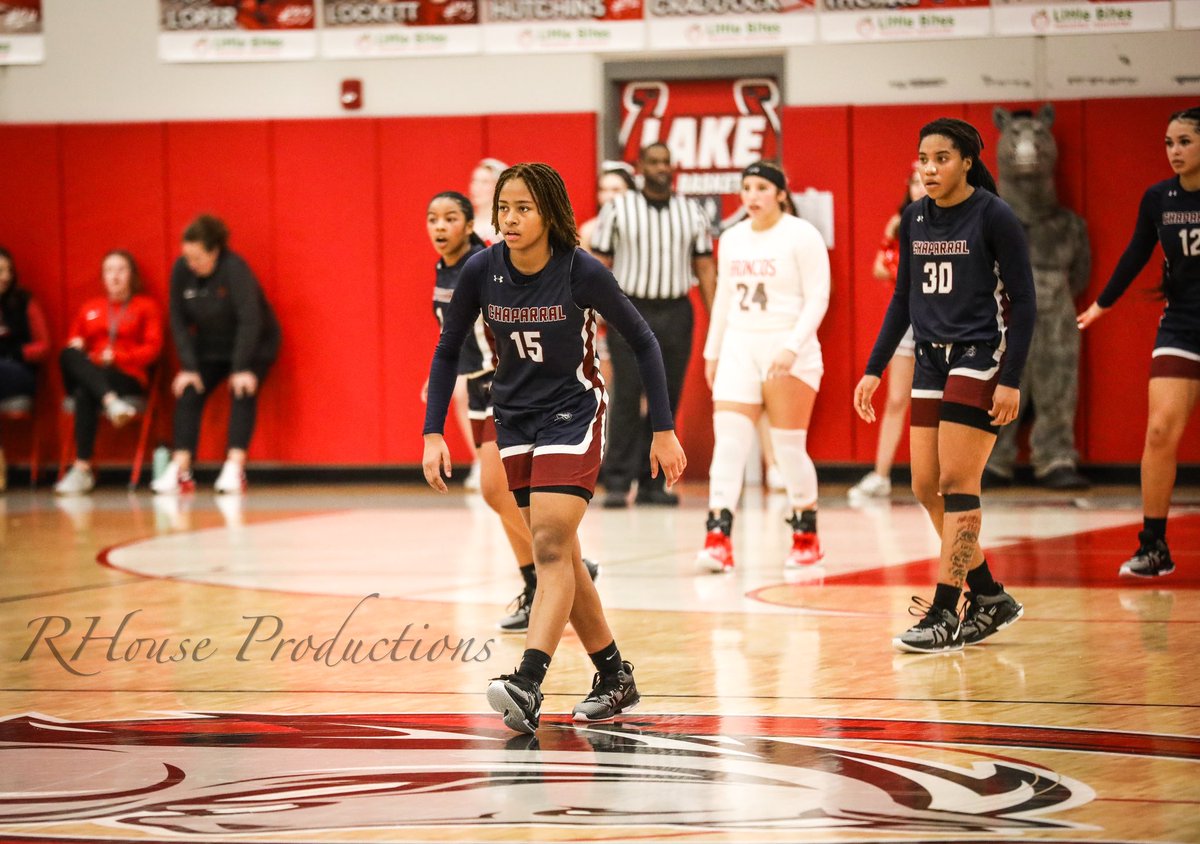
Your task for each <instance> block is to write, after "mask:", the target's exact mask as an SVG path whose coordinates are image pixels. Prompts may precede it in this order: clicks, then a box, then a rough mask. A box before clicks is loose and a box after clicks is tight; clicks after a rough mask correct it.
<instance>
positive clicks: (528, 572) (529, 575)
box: [521, 563, 537, 592]
mask: <svg viewBox="0 0 1200 844" xmlns="http://www.w3.org/2000/svg"><path fill="white" fill-rule="evenodd" d="M521 577H522V578H524V580H525V591H527V592H532V591H533V590H534V589H536V588H537V567H535V566H534V564H533V563H526V564H525V565H523V566H521Z"/></svg>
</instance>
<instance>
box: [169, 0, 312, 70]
mask: <svg viewBox="0 0 1200 844" xmlns="http://www.w3.org/2000/svg"><path fill="white" fill-rule="evenodd" d="M315 3H316V0H159V36H158V54H159V58H161V59H163V60H164V61H175V62H220V61H277V60H285V59H310V58H314V57H315V56H316V53H317V36H316V8H315Z"/></svg>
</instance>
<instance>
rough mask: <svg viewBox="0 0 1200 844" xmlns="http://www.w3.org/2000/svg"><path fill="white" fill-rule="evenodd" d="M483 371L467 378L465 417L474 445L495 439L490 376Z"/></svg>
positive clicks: (490, 374)
mask: <svg viewBox="0 0 1200 844" xmlns="http://www.w3.org/2000/svg"><path fill="white" fill-rule="evenodd" d="M493 374H494V373H491V372H485V373H484V374H483V375H476V376H475V377H474V378H468V379H467V417H468V418H469V419H470V420H471V439H472V440H474V442H475V447H476V448H479V447H480V446H481V445H483V444H484V443H494V442H495V441H496V423H495V420H494V418H493V417H494V415H495V414H494V412H493V410H492V376H493Z"/></svg>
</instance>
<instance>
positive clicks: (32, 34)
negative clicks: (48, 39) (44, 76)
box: [0, 0, 46, 65]
mask: <svg viewBox="0 0 1200 844" xmlns="http://www.w3.org/2000/svg"><path fill="white" fill-rule="evenodd" d="M45 55H46V48H45V43H44V41H43V39H42V0H4V2H0V65H4V64H38V63H39V62H41V61H42V59H43V58H45Z"/></svg>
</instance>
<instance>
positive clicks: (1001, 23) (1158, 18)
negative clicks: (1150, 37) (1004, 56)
mask: <svg viewBox="0 0 1200 844" xmlns="http://www.w3.org/2000/svg"><path fill="white" fill-rule="evenodd" d="M993 19H994V21H995V28H996V34H997V35H1074V34H1078V33H1083V32H1145V31H1152V30H1157V29H1170V28H1171V3H1170V0H1122V2H1117V3H1110V2H1103V1H1102V0H1068V2H1058V3H1053V2H1050V3H1048V2H1041V0H996V2H995V3H994V5H993Z"/></svg>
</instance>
